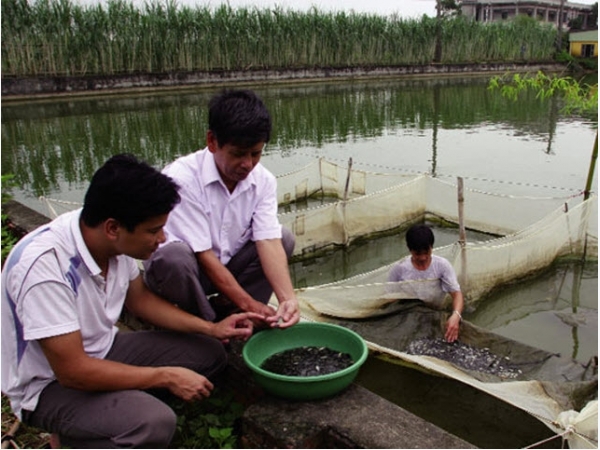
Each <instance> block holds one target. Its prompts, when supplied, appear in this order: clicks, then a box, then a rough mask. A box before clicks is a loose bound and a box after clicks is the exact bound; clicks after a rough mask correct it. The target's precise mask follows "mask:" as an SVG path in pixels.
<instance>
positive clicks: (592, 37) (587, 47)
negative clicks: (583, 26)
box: [569, 30, 598, 58]
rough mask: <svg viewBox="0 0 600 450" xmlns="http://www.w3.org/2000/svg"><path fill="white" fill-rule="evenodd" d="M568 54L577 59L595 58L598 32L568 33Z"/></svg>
mask: <svg viewBox="0 0 600 450" xmlns="http://www.w3.org/2000/svg"><path fill="white" fill-rule="evenodd" d="M569 53H570V54H571V56H576V57H579V58H597V57H598V30H591V31H580V32H577V33H570V34H569Z"/></svg>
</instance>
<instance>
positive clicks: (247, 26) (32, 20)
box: [1, 0, 556, 76]
mask: <svg viewBox="0 0 600 450" xmlns="http://www.w3.org/2000/svg"><path fill="white" fill-rule="evenodd" d="M519 19H522V20H516V21H511V22H506V23H493V24H482V23H479V22H474V21H471V20H467V19H464V18H461V17H457V18H454V19H450V20H444V21H443V23H442V36H443V54H442V62H443V63H450V64H452V63H457V64H458V63H471V62H488V61H497V62H501V61H513V60H515V59H519V58H523V57H526V58H527V59H529V60H538V61H539V60H549V59H551V57H552V55H553V52H554V42H555V38H556V31H555V30H554V29H553V28H552V27H551V26H546V25H544V24H541V23H539V22H537V21H535V20H534V19H530V18H525V17H523V18H519ZM435 30H436V19H435V18H431V17H427V16H423V17H422V18H420V19H403V18H400V17H398V16H396V15H390V16H380V15H374V14H364V13H356V12H353V11H351V12H347V11H334V12H323V11H320V10H318V9H317V8H312V9H310V10H308V11H303V12H300V11H294V10H286V9H283V8H279V7H276V8H273V9H268V8H266V9H259V8H252V7H248V8H237V9H234V8H231V7H230V6H228V5H222V6H219V7H216V8H210V7H207V6H199V7H189V6H181V5H178V4H177V3H176V2H175V1H174V0H162V1H161V0H149V1H147V2H145V3H144V4H143V6H141V7H138V6H135V5H134V3H133V2H131V1H127V0H109V1H108V2H107V3H105V4H99V3H98V4H93V5H80V4H77V3H74V2H73V1H72V0H33V1H32V0H2V41H1V47H2V74H3V76H7V75H8V76H37V75H44V76H48V75H51V76H57V75H66V76H68V75H85V74H93V75H113V74H122V73H130V74H131V73H137V72H145V73H171V72H180V71H219V70H247V69H294V68H316V67H334V68H344V67H357V66H395V65H396V66H397V65H410V64H428V63H430V62H431V61H432V60H433V56H434V55H433V53H434V47H435ZM523 48H525V49H526V53H525V54H524V53H523Z"/></svg>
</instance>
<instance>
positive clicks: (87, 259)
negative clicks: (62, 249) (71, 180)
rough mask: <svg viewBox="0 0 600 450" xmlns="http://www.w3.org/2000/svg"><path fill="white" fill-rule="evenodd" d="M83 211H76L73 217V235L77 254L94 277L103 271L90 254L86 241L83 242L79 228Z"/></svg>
mask: <svg viewBox="0 0 600 450" xmlns="http://www.w3.org/2000/svg"><path fill="white" fill-rule="evenodd" d="M81 211H82V210H81V209H79V210H78V211H75V212H74V214H73V215H72V216H71V234H72V235H73V239H74V240H75V247H76V248H77V253H79V256H80V257H81V259H82V260H83V263H84V264H85V265H86V267H87V269H88V271H89V272H90V273H91V274H92V275H100V273H101V272H102V270H101V269H100V266H99V265H98V264H97V263H96V261H95V260H94V258H93V256H92V254H91V253H90V251H89V249H88V248H87V245H85V241H84V240H83V235H82V234H81V228H80V226H79V221H80V218H81Z"/></svg>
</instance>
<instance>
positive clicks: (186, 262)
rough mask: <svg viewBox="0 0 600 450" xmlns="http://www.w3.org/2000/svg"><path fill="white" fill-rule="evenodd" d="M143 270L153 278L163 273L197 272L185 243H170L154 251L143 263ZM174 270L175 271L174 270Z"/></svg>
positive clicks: (195, 264)
mask: <svg viewBox="0 0 600 450" xmlns="http://www.w3.org/2000/svg"><path fill="white" fill-rule="evenodd" d="M143 265H144V269H145V270H146V271H147V272H149V273H152V274H153V275H154V276H155V275H157V274H158V273H164V271H165V270H166V271H171V272H181V271H182V270H184V271H186V272H194V273H195V272H197V271H198V269H197V262H196V257H195V255H194V252H193V251H192V249H191V247H190V246H189V245H187V244H186V243H185V242H171V243H170V244H167V245H165V246H163V247H160V248H159V249H158V250H156V251H155V252H154V253H153V254H152V256H151V257H150V258H149V259H147V260H145V261H143ZM174 269H175V270H174Z"/></svg>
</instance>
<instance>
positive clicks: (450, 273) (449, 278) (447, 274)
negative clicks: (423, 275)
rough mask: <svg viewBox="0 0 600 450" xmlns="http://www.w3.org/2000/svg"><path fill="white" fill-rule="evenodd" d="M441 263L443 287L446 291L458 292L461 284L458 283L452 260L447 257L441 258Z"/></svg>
mask: <svg viewBox="0 0 600 450" xmlns="http://www.w3.org/2000/svg"><path fill="white" fill-rule="evenodd" d="M440 265H441V267H442V276H441V277H440V278H441V281H442V289H443V291H444V292H448V293H451V292H458V291H460V284H458V279H457V278H456V271H455V270H454V267H452V264H450V261H448V260H447V259H440Z"/></svg>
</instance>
